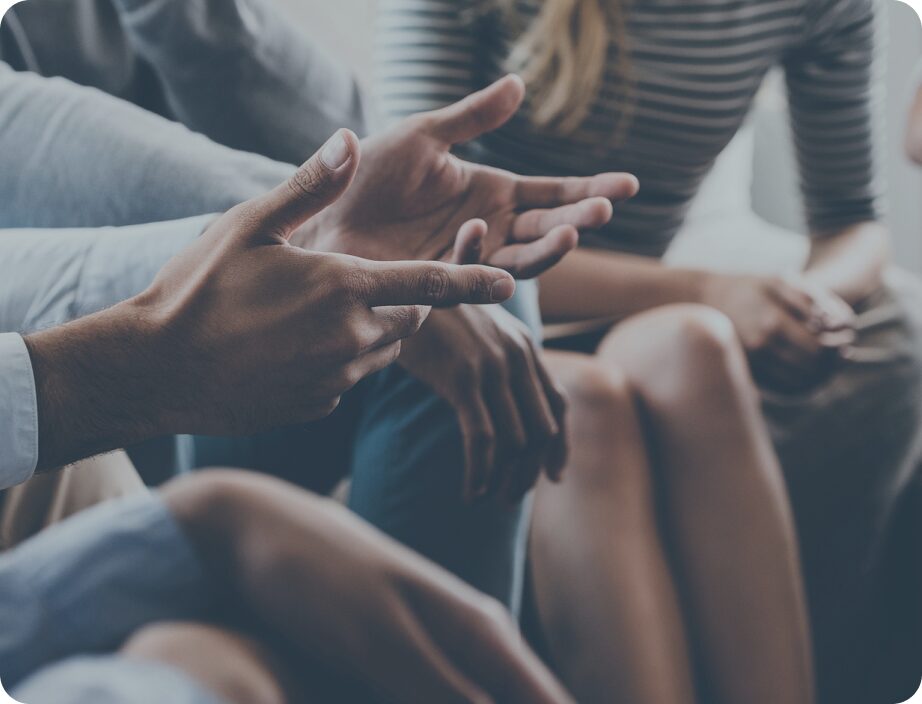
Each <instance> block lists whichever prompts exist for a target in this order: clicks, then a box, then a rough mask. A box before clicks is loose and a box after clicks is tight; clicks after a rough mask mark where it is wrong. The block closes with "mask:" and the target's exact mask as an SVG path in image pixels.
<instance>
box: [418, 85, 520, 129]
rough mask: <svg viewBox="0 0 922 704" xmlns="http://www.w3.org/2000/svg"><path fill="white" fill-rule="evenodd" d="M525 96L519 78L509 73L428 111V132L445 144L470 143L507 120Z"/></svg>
mask: <svg viewBox="0 0 922 704" xmlns="http://www.w3.org/2000/svg"><path fill="white" fill-rule="evenodd" d="M524 98H525V84H524V83H523V82H522V79H521V78H519V77H518V76H516V75H515V74H509V75H508V76H504V77H503V78H500V79H499V80H498V81H496V82H495V83H492V84H491V85H489V86H487V87H486V88H484V89H483V90H480V91H477V92H476V93H472V94H471V95H469V96H467V97H466V98H464V99H463V100H460V101H459V102H457V103H454V104H453V105H449V106H447V107H444V108H441V109H439V110H433V111H432V112H430V113H429V114H428V115H427V117H428V119H429V124H430V128H429V131H430V133H431V134H432V135H433V136H434V137H436V138H438V139H441V140H442V141H443V142H445V143H446V144H460V143H462V142H469V141H470V140H472V139H475V138H476V137H479V136H480V135H482V134H484V133H485V132H491V131H493V130H495V129H497V128H498V127H501V126H502V125H504V124H505V123H506V122H508V121H509V119H510V118H511V117H512V116H513V115H514V114H515V113H516V111H517V110H518V109H519V106H520V105H521V104H522V100H523V99H524Z"/></svg>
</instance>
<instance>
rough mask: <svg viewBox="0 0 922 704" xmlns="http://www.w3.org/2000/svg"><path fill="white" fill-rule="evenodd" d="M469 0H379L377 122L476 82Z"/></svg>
mask: <svg viewBox="0 0 922 704" xmlns="http://www.w3.org/2000/svg"><path fill="white" fill-rule="evenodd" d="M473 5H474V2H473V0H381V2H380V5H379V10H378V35H377V41H376V47H375V51H376V58H377V61H376V76H375V79H376V80H375V88H376V90H375V97H376V108H377V113H378V114H377V118H378V121H379V124H383V125H387V124H390V123H392V122H394V121H396V120H399V119H400V118H403V117H406V116H407V115H411V114H413V113H416V112H422V111H425V110H433V109H435V108H440V107H443V106H445V105H448V104H450V103H453V102H455V101H456V100H459V99H461V98H463V97H464V96H466V95H468V94H469V93H471V92H473V91H474V90H476V89H477V88H479V87H480V85H479V84H478V76H477V61H476V51H475V42H476V38H475V26H474V23H475V20H474V16H473Z"/></svg>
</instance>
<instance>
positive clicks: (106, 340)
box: [25, 301, 178, 472]
mask: <svg viewBox="0 0 922 704" xmlns="http://www.w3.org/2000/svg"><path fill="white" fill-rule="evenodd" d="M154 330H155V324H154V323H153V321H151V320H150V319H149V317H148V314H147V313H146V312H144V311H143V309H142V308H141V307H139V306H137V305H136V304H135V303H133V302H131V301H129V302H126V303H122V304H119V305H117V306H114V307H113V308H110V309H108V310H105V311H103V312H101V313H97V314H95V315H92V316H88V317H86V318H82V319H80V320H77V321H74V322H72V323H69V324H67V325H62V326H59V327H55V328H52V329H50V330H45V331H42V332H38V333H35V334H33V335H28V336H26V337H25V341H26V347H27V348H28V350H29V357H30V359H31V362H32V371H33V375H34V378H35V395H36V401H37V411H38V464H37V471H39V472H41V471H47V470H49V469H53V468H56V467H61V466H64V465H67V464H70V463H72V462H75V461H76V460H79V459H82V458H84V457H90V456H92V455H96V454H99V453H101V452H107V451H109V450H113V449H115V448H119V447H125V446H127V445H130V444H132V443H136V442H139V441H141V440H145V439H148V438H151V437H154V436H157V435H160V434H166V433H169V432H170V431H171V430H174V428H173V427H172V425H171V423H170V422H169V409H170V407H171V406H172V403H173V402H178V399H170V398H169V395H168V392H166V387H167V386H169V385H168V384H167V380H166V378H165V377H166V374H167V369H168V363H167V362H165V361H164V358H163V357H162V356H161V355H160V354H159V353H158V352H157V351H156V350H157V349H158V344H157V343H156V341H157V340H158V339H159V338H160V335H159V334H157V333H155V332H154Z"/></svg>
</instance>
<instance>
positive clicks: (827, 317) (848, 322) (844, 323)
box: [814, 290, 858, 332]
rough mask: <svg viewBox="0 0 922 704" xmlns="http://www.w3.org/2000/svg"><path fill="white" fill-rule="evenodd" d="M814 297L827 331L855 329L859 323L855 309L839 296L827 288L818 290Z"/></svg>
mask: <svg viewBox="0 0 922 704" xmlns="http://www.w3.org/2000/svg"><path fill="white" fill-rule="evenodd" d="M814 299H815V301H816V306H817V308H818V315H819V316H820V318H821V319H822V321H823V324H824V326H825V328H826V330H827V331H829V332H838V331H843V330H851V331H854V330H855V327H856V325H857V324H858V317H857V316H856V315H855V310H854V308H852V307H851V306H850V305H848V303H846V302H845V301H843V300H842V299H841V298H839V296H837V295H835V294H834V293H830V292H828V291H825V290H818V291H817V293H816V294H815V295H814Z"/></svg>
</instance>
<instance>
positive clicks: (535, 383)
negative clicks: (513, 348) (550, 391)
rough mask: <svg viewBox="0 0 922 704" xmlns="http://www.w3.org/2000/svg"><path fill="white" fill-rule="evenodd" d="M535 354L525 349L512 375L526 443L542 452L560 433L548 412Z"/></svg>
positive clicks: (549, 409) (546, 399)
mask: <svg viewBox="0 0 922 704" xmlns="http://www.w3.org/2000/svg"><path fill="white" fill-rule="evenodd" d="M537 354H538V351H537V349H535V348H534V347H531V346H529V348H528V351H527V352H526V353H525V354H523V355H522V358H521V359H520V360H519V363H518V364H517V365H516V369H515V370H514V371H513V374H514V378H515V387H516V394H515V395H516V398H518V399H519V401H520V407H521V408H522V412H523V415H524V417H525V422H526V425H527V427H528V430H529V438H530V442H532V443H533V444H534V445H535V446H536V447H539V448H541V450H542V452H543V450H544V449H545V448H546V447H547V446H548V444H549V443H550V441H551V440H552V439H553V438H554V437H556V436H557V434H558V433H559V432H560V426H558V425H557V418H556V416H555V414H554V411H553V409H552V408H551V403H550V400H549V399H548V397H547V394H546V387H545V384H544V381H543V380H542V378H541V375H540V374H539V372H538V367H539V366H540V364H541V363H540V361H538V360H537Z"/></svg>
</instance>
